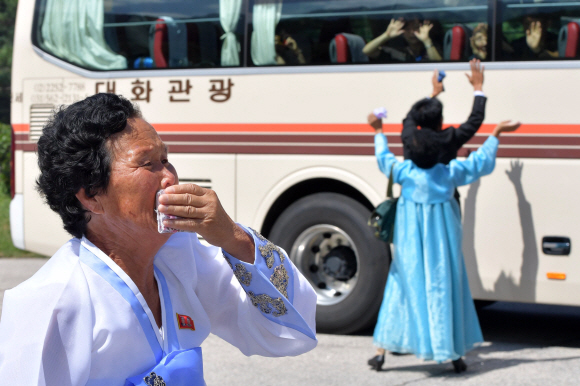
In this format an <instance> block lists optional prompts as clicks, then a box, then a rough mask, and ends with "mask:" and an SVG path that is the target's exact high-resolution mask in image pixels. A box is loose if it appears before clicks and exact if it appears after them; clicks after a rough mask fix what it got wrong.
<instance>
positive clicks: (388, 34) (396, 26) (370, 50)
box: [362, 19, 405, 59]
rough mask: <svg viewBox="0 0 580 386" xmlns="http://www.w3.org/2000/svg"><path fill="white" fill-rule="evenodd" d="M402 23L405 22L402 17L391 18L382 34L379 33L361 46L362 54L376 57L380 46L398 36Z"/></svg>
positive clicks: (401, 30)
mask: <svg viewBox="0 0 580 386" xmlns="http://www.w3.org/2000/svg"><path fill="white" fill-rule="evenodd" d="M404 25H405V22H404V21H403V20H402V19H398V20H395V19H391V22H390V23H389V26H388V27H387V30H386V31H385V32H384V33H383V34H381V35H379V36H378V37H376V38H374V39H373V40H371V41H370V42H368V43H367V44H366V45H365V46H364V47H363V50H362V51H363V54H365V55H366V56H368V57H369V58H373V59H375V58H376V57H378V56H379V53H380V52H379V51H380V48H381V46H382V45H383V44H385V43H386V42H388V41H389V40H391V39H393V38H396V37H397V36H400V35H401V34H402V33H403V26H404Z"/></svg>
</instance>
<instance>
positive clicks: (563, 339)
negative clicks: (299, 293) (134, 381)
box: [0, 258, 580, 386]
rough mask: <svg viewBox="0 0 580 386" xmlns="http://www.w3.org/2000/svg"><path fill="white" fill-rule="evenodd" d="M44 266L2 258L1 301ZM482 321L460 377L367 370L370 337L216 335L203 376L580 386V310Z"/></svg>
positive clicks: (410, 362) (405, 361)
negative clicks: (299, 343)
mask: <svg viewBox="0 0 580 386" xmlns="http://www.w3.org/2000/svg"><path fill="white" fill-rule="evenodd" d="M45 261H46V259H41V258H14V259H0V301H1V299H2V297H3V293H4V290H6V289H9V288H12V287H14V286H15V285H17V284H18V283H20V282H22V281H24V280H26V279H27V278H28V277H30V276H31V275H32V274H34V272H36V271H37V270H38V269H39V268H40V267H41V266H42V264H44V262H45ZM0 312H1V308H0ZM479 316H480V322H481V326H482V329H483V333H484V337H485V339H486V342H485V343H484V344H483V345H482V346H481V347H479V348H477V349H475V350H473V351H471V352H470V353H469V354H468V355H467V357H466V360H465V361H466V363H467V365H468V366H469V367H468V370H467V372H466V373H464V374H462V375H457V374H455V373H453V371H452V367H451V364H449V363H447V364H445V363H444V364H437V363H434V362H425V361H422V360H420V359H417V358H415V357H414V356H411V355H405V356H393V355H388V356H387V357H386V361H385V365H384V366H383V371H381V372H376V371H370V370H369V369H368V366H367V364H366V361H367V359H369V358H370V357H371V356H373V355H374V348H373V347H372V331H365V332H362V333H361V334H359V335H350V336H345V335H327V334H319V335H318V339H319V343H318V347H317V348H316V349H314V350H313V351H311V352H309V353H307V354H304V355H301V356H299V357H295V358H263V357H249V358H248V357H245V356H244V355H242V354H241V353H240V352H239V351H238V350H237V349H235V348H234V347H232V346H230V345H229V344H228V343H226V342H224V341H223V340H221V339H219V338H217V337H215V336H213V335H212V336H210V337H209V338H208V339H207V340H206V341H205V342H204V344H203V346H202V348H203V355H204V373H205V378H206V382H207V384H208V385H210V386H211V385H392V386H394V385H448V384H461V385H486V386H492V385H501V386H510V385H542V386H545V385H564V386H567V385H574V386H577V385H580V307H561V306H547V305H526V304H516V303H495V304H493V305H491V306H489V307H486V308H484V309H483V310H481V312H480V314H479Z"/></svg>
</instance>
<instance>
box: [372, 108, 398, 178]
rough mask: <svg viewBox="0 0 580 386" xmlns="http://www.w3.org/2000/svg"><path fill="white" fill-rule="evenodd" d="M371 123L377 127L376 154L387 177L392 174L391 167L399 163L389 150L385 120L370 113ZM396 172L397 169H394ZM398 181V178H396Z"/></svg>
mask: <svg viewBox="0 0 580 386" xmlns="http://www.w3.org/2000/svg"><path fill="white" fill-rule="evenodd" d="M367 120H368V123H369V125H371V127H372V128H373V129H375V156H376V157H377V162H378V164H379V169H380V170H381V172H383V174H385V175H386V176H387V177H389V176H390V173H391V167H392V166H393V164H397V163H398V162H397V159H396V158H395V155H394V154H393V153H391V151H390V150H389V144H388V142H387V137H385V135H384V134H383V122H382V120H381V119H379V118H377V117H376V116H375V115H374V114H373V113H370V114H369V116H368V117H367ZM393 173H395V171H393ZM394 181H395V182H397V180H396V179H395V180H394Z"/></svg>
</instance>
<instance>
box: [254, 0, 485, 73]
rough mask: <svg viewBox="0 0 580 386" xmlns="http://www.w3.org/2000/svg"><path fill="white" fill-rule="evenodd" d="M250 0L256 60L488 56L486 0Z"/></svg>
mask: <svg viewBox="0 0 580 386" xmlns="http://www.w3.org/2000/svg"><path fill="white" fill-rule="evenodd" d="M251 7H252V8H251V9H252V27H251V28H252V30H253V31H252V37H251V59H252V63H253V64H254V65H257V66H268V65H304V64H306V65H328V64H340V63H361V64H364V63H414V62H426V61H442V60H443V61H467V60H469V59H470V58H473V57H477V58H479V59H482V60H485V59H486V58H488V56H489V54H488V48H489V47H488V38H487V37H488V36H487V23H488V21H487V17H488V11H487V9H488V1H487V0H461V1H459V0H393V1H388V2H386V1H384V0H341V1H327V0H284V1H281V0H254V1H252V2H251ZM476 28H477V30H476Z"/></svg>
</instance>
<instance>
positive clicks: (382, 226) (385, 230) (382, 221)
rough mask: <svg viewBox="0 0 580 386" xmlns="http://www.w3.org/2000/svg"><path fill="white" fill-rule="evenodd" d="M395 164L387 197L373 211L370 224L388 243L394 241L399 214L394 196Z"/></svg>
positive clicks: (377, 234)
mask: <svg viewBox="0 0 580 386" xmlns="http://www.w3.org/2000/svg"><path fill="white" fill-rule="evenodd" d="M394 166H395V165H394V164H393V165H392V166H391V174H390V175H389V184H388V185H387V199H386V200H385V201H383V202H381V203H380V204H379V206H377V207H376V208H375V210H373V213H371V217H370V218H369V221H368V224H369V226H371V227H372V228H373V230H374V234H375V237H377V238H378V239H381V240H383V241H384V242H386V243H392V242H393V233H394V232H395V215H396V214H397V200H398V199H399V198H398V197H397V198H394V197H393V167H394Z"/></svg>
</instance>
